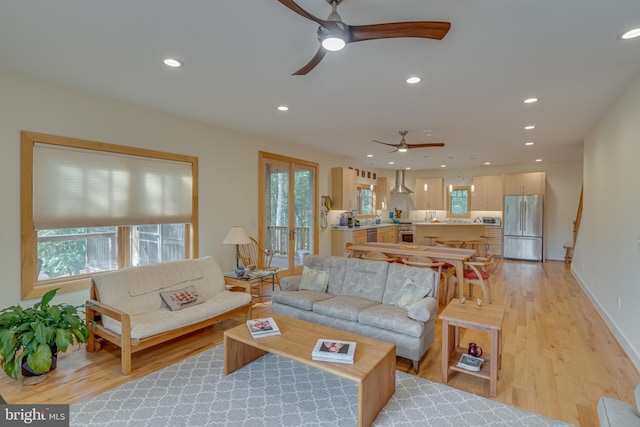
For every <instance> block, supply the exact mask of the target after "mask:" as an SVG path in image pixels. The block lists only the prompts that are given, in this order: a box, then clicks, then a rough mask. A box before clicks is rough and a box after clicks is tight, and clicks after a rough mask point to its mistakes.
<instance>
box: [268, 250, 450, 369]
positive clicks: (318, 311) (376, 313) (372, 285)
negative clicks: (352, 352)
mask: <svg viewBox="0 0 640 427" xmlns="http://www.w3.org/2000/svg"><path fill="white" fill-rule="evenodd" d="M304 265H305V266H306V267H308V268H311V269H314V270H316V271H323V272H327V273H328V276H329V278H328V288H327V290H326V292H320V291H315V290H306V289H305V290H299V285H300V280H301V276H289V277H283V278H281V279H280V284H281V285H282V288H283V291H281V292H277V293H275V294H274V295H273V297H272V304H273V305H272V307H273V311H274V312H275V313H279V314H284V315H286V316H291V317H296V318H298V319H303V320H307V321H310V322H314V323H319V324H322V325H326V326H330V327H333V328H337V329H342V330H346V331H349V332H353V333H356V334H359V335H364V336H367V337H371V338H375V339H379V340H381V341H386V342H389V343H392V344H395V345H396V354H397V355H398V356H400V357H404V358H407V359H411V360H412V361H413V368H414V370H415V371H416V372H417V371H418V363H419V361H420V359H422V357H423V356H424V354H425V353H426V352H427V349H428V348H429V346H430V345H431V343H432V342H433V339H434V327H435V318H436V315H437V309H438V303H437V291H438V277H437V276H438V274H437V272H436V271H434V270H432V269H430V268H419V267H410V266H407V265H404V264H398V263H388V262H385V261H369V260H364V259H359V258H344V257H335V256H329V257H325V256H319V255H307V256H306V257H305V259H304ZM407 282H412V283H415V284H420V286H422V287H426V288H428V289H429V292H428V294H427V296H426V297H424V298H422V299H420V300H419V301H417V302H415V303H414V304H412V305H410V306H409V307H408V309H406V310H405V309H403V308H400V307H398V306H396V305H394V304H393V303H394V302H397V297H398V294H399V293H400V294H404V291H403V292H401V289H403V287H405V288H406V286H405V285H406V284H407ZM412 283H410V284H412Z"/></svg>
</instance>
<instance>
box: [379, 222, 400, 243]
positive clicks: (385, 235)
mask: <svg viewBox="0 0 640 427" xmlns="http://www.w3.org/2000/svg"><path fill="white" fill-rule="evenodd" d="M396 233H397V231H396V226H395V225H389V226H387V227H379V228H378V243H396Z"/></svg>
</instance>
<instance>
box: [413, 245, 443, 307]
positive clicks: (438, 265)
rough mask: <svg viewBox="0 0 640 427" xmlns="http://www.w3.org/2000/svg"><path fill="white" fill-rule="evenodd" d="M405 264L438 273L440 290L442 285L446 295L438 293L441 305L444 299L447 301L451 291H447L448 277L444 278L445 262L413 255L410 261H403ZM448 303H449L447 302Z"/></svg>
mask: <svg viewBox="0 0 640 427" xmlns="http://www.w3.org/2000/svg"><path fill="white" fill-rule="evenodd" d="M402 262H403V263H405V264H406V265H410V266H412V267H420V268H431V269H433V270H435V271H437V272H438V289H440V287H441V286H440V285H442V287H443V288H445V290H444V295H443V293H442V292H440V291H438V295H439V299H440V303H442V300H443V299H444V300H445V301H446V298H447V295H448V294H449V290H448V289H446V283H447V281H446V277H444V276H443V272H442V267H443V266H444V264H445V263H444V262H434V261H433V260H432V259H431V258H429V257H426V256H420V255H413V256H412V257H410V258H408V259H403V260H402ZM447 302H448V301H447Z"/></svg>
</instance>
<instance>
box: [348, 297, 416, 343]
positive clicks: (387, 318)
mask: <svg viewBox="0 0 640 427" xmlns="http://www.w3.org/2000/svg"><path fill="white" fill-rule="evenodd" d="M358 322H359V323H360V324H362V325H368V326H373V327H375V328H381V329H386V330H388V331H393V332H397V333H399V334H405V335H409V336H412V337H420V336H422V333H423V332H424V323H422V322H417V321H415V320H412V319H409V318H408V317H407V312H406V311H404V310H403V309H401V308H399V307H396V306H395V305H391V304H377V305H375V306H373V307H369V308H367V309H365V310H362V311H361V312H360V314H359V315H358Z"/></svg>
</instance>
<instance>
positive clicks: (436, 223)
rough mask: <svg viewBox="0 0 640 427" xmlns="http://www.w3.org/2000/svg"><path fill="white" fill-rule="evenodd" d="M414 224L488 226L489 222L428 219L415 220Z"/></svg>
mask: <svg viewBox="0 0 640 427" xmlns="http://www.w3.org/2000/svg"><path fill="white" fill-rule="evenodd" d="M413 225H484V226H485V227H486V226H487V224H483V223H481V222H427V221H423V222H414V223H413Z"/></svg>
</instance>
